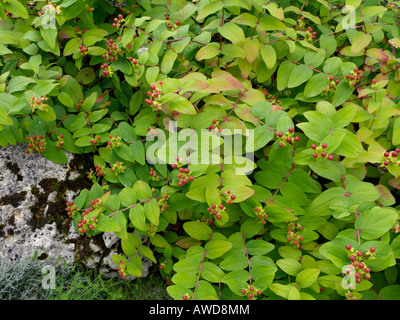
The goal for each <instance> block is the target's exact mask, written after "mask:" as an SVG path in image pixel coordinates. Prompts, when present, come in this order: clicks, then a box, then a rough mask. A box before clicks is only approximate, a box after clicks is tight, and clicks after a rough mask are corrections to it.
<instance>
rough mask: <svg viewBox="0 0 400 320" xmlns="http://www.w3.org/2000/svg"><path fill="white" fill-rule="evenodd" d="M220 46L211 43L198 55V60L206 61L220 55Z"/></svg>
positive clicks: (201, 49) (198, 52)
mask: <svg viewBox="0 0 400 320" xmlns="http://www.w3.org/2000/svg"><path fill="white" fill-rule="evenodd" d="M219 52H220V51H219V45H218V43H216V42H211V43H209V44H208V45H206V46H204V47H202V48H200V50H199V51H197V53H196V60H197V61H200V60H205V59H211V58H214V57H215V56H216V55H218V53H219Z"/></svg>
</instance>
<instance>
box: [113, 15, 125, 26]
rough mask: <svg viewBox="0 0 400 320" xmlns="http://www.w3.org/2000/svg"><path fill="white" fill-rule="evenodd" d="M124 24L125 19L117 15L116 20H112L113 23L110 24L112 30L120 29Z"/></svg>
mask: <svg viewBox="0 0 400 320" xmlns="http://www.w3.org/2000/svg"><path fill="white" fill-rule="evenodd" d="M124 23H125V19H124V16H123V15H122V14H119V15H118V18H114V23H113V24H112V26H113V27H114V28H119V27H121V26H122V25H123V24H124Z"/></svg>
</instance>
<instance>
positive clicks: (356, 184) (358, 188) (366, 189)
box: [346, 181, 380, 203]
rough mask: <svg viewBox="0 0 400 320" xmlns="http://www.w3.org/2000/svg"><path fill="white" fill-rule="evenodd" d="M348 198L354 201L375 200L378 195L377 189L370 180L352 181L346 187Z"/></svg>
mask: <svg viewBox="0 0 400 320" xmlns="http://www.w3.org/2000/svg"><path fill="white" fill-rule="evenodd" d="M346 191H347V193H348V194H349V195H350V198H351V199H352V200H353V201H355V202H358V203H360V202H363V201H375V200H377V199H378V198H379V197H380V194H379V191H378V190H377V188H376V187H375V185H373V184H372V183H370V182H364V181H352V182H350V183H349V185H348V186H347V188H346Z"/></svg>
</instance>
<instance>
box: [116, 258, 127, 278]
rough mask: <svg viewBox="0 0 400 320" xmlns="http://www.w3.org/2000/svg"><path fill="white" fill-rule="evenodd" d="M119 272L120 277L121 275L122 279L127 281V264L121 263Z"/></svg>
mask: <svg viewBox="0 0 400 320" xmlns="http://www.w3.org/2000/svg"><path fill="white" fill-rule="evenodd" d="M117 270H118V275H119V276H120V277H122V279H124V280H125V279H126V277H127V273H126V263H124V262H122V261H120V262H119V265H118V269H117Z"/></svg>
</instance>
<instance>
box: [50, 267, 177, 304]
mask: <svg viewBox="0 0 400 320" xmlns="http://www.w3.org/2000/svg"><path fill="white" fill-rule="evenodd" d="M45 299H46V300H169V299H171V298H170V297H169V295H168V294H167V292H166V289H165V286H164V283H163V279H162V278H161V277H160V276H158V275H156V274H150V275H149V276H148V277H146V278H136V279H134V280H122V279H120V278H112V279H104V278H103V277H102V276H101V275H96V274H95V272H93V271H91V270H85V269H80V270H79V269H76V270H74V271H73V273H72V274H71V275H70V276H69V277H67V278H61V279H58V285H57V287H56V289H55V290H52V291H51V292H49V293H48V295H47V296H46V297H45Z"/></svg>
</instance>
